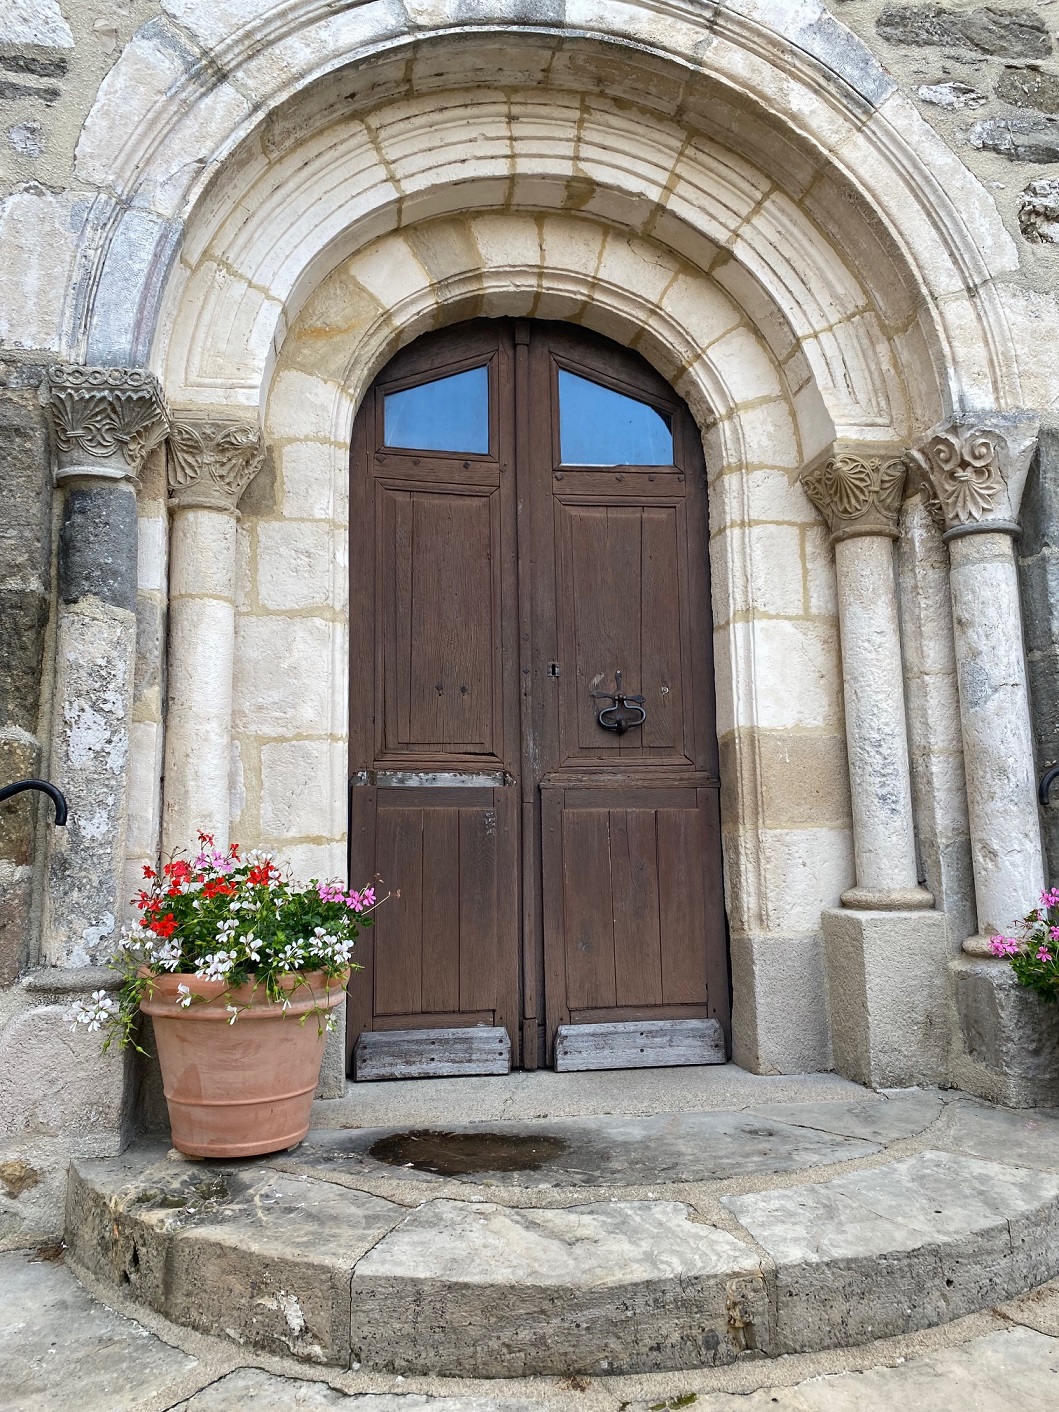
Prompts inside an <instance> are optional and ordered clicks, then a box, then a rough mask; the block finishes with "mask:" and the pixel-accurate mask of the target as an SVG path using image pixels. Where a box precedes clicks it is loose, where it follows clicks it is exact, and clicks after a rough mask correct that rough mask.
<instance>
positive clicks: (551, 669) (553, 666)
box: [548, 662, 559, 677]
mask: <svg viewBox="0 0 1059 1412" xmlns="http://www.w3.org/2000/svg"><path fill="white" fill-rule="evenodd" d="M548 675H549V676H550V677H557V676H558V675H559V663H558V662H549V663H548Z"/></svg>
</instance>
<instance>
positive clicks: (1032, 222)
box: [1019, 177, 1059, 245]
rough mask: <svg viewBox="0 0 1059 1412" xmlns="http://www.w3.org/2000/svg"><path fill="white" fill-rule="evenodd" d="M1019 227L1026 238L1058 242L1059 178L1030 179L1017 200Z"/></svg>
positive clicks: (1045, 242)
mask: <svg viewBox="0 0 1059 1412" xmlns="http://www.w3.org/2000/svg"><path fill="white" fill-rule="evenodd" d="M1019 229H1020V230H1021V231H1022V234H1023V235H1024V236H1025V237H1026V239H1027V240H1032V241H1035V242H1037V243H1038V244H1041V245H1055V244H1059V180H1057V179H1056V178H1055V177H1042V178H1041V179H1040V180H1039V181H1031V182H1030V184H1029V186H1027V187H1026V190H1025V191H1024V192H1023V193H1022V197H1021V200H1020V201H1019Z"/></svg>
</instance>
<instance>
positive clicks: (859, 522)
mask: <svg viewBox="0 0 1059 1412" xmlns="http://www.w3.org/2000/svg"><path fill="white" fill-rule="evenodd" d="M906 474H907V469H906V466H905V463H904V460H903V453H902V452H900V451H897V450H894V449H893V448H892V447H879V446H871V445H868V446H852V445H847V444H845V443H843V442H836V443H835V445H834V446H833V447H832V448H831V450H830V451H829V452H828V453H827V455H826V456H823V457H821V459H820V460H819V461H817V463H816V464H815V465H814V466H810V468H809V469H808V470H807V471H806V472H804V474H803V475H802V478H801V480H802V485H803V487H804V488H805V493H806V495H808V497H809V499H810V500H811V501H812V502H813V504H814V505H815V506H816V508H817V509H818V510H819V511H820V514H821V515H822V516H823V518H824V521H825V522H826V524H827V527H828V529H829V530H830V531H831V540H832V543H834V542H835V541H836V540H839V539H853V538H854V537H855V536H857V535H868V534H879V535H887V536H888V537H889V538H890V539H896V538H897V532H898V531H897V518H898V514H899V513H900V510H901V500H902V497H903V495H904V486H905V476H906Z"/></svg>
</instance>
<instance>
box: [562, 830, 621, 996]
mask: <svg viewBox="0 0 1059 1412" xmlns="http://www.w3.org/2000/svg"><path fill="white" fill-rule="evenodd" d="M562 841H563V914H564V915H563V930H564V932H565V934H566V994H567V1003H568V1004H569V1006H570V1008H571V1009H572V1010H589V1009H601V1008H603V1007H604V1006H608V1005H613V1004H614V1003H615V990H614V907H613V902H612V899H611V887H612V884H611V871H610V820H609V814H608V811H607V810H606V809H564V810H563V822H562Z"/></svg>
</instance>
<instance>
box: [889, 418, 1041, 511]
mask: <svg viewBox="0 0 1059 1412" xmlns="http://www.w3.org/2000/svg"><path fill="white" fill-rule="evenodd" d="M1038 426H1039V421H1038V418H1037V417H1036V416H1034V415H1032V414H1030V413H1024V412H1007V413H999V414H996V415H993V416H988V417H985V416H983V417H978V418H960V419H958V420H956V421H954V422H951V423H949V424H948V425H947V426H944V427H939V428H935V430H934V431H933V432H932V433H931V434H930V436H929V437H928V438H927V440H926V441H925V442H924V443H923V444H922V446H919V447H916V448H914V449H913V450H912V451H910V452H909V453H908V464H909V467H910V469H911V471H912V475H913V477H914V480H915V482H916V484H917V486H918V488H919V490H920V491H921V492H922V495H923V499H924V500H925V501H926V506H927V509H928V510H929V512H930V515H931V518H932V519H933V520H934V523H935V524H936V525H937V526H938V528H939V529H940V530H941V531H942V532H943V534H944V535H945V537H946V538H948V539H951V538H955V537H956V536H958V535H963V534H975V533H985V532H993V533H997V532H999V533H1008V534H1017V533H1018V514H1019V506H1020V504H1021V502H1022V491H1023V488H1024V487H1025V484H1026V477H1027V475H1028V473H1029V468H1030V461H1031V459H1032V457H1033V452H1034V450H1035V448H1036V445H1037V430H1038Z"/></svg>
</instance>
